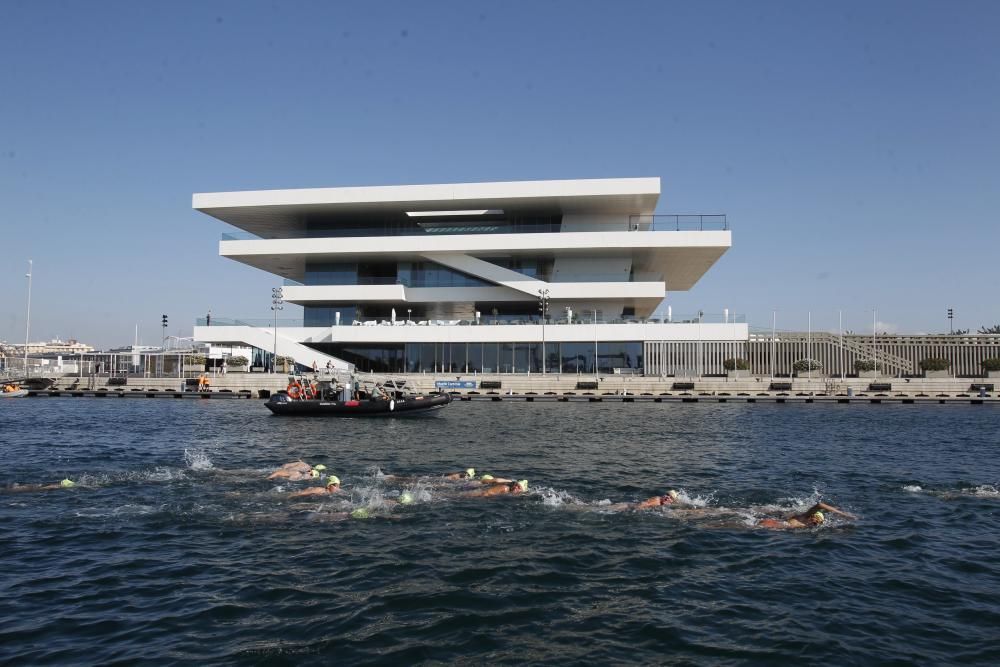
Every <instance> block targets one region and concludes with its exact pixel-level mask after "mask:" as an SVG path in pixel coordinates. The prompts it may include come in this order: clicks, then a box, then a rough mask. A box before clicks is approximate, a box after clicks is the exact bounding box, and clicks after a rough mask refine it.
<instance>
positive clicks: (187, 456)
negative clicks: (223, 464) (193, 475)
mask: <svg viewBox="0 0 1000 667" xmlns="http://www.w3.org/2000/svg"><path fill="white" fill-rule="evenodd" d="M184 463H186V464H187V467H188V468H190V469H191V470H211V469H212V468H214V467H215V466H214V465H213V464H212V460H211V459H210V458H208V454H207V453H205V450H204V449H185V450H184Z"/></svg>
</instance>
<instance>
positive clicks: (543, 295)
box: [528, 289, 549, 375]
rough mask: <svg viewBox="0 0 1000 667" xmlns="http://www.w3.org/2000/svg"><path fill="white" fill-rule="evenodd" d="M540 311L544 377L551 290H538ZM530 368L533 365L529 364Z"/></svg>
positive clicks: (543, 373)
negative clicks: (546, 327) (546, 326)
mask: <svg viewBox="0 0 1000 667" xmlns="http://www.w3.org/2000/svg"><path fill="white" fill-rule="evenodd" d="M538 310H540V311H541V313H542V375H545V367H546V366H547V365H548V364H547V359H546V357H545V318H546V317H547V316H548V314H549V290H547V289H540V290H538ZM528 367H529V368H530V367H531V365H530V364H529V366H528Z"/></svg>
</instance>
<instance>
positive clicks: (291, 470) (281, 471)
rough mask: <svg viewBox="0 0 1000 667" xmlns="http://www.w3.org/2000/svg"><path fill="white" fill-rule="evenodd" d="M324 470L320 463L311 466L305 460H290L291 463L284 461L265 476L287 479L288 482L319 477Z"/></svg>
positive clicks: (324, 467)
mask: <svg viewBox="0 0 1000 667" xmlns="http://www.w3.org/2000/svg"><path fill="white" fill-rule="evenodd" d="M324 470H326V466H325V465H323V464H322V463H320V464H319V465H315V466H311V465H309V464H308V463H306V462H305V461H292V462H291V463H286V464H285V465H283V466H281V467H280V468H278V469H277V470H275V471H274V472H272V473H271V474H270V475H268V476H267V478H268V479H287V480H288V481H289V482H301V481H302V480H304V479H316V478H319V477H321V476H322V475H323V471H324Z"/></svg>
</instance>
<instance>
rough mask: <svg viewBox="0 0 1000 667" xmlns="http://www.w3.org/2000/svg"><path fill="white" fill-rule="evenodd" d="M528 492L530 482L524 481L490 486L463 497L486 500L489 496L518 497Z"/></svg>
mask: <svg viewBox="0 0 1000 667" xmlns="http://www.w3.org/2000/svg"><path fill="white" fill-rule="evenodd" d="M527 491H528V480H526V479H522V480H518V481H516V482H511V483H510V484H490V485H488V486H487V487H486V488H484V489H479V490H476V491H469V492H468V493H465V494H462V495H464V496H466V497H468V498H485V497H487V496H503V495H512V496H516V495H518V494H520V493H526V492H527Z"/></svg>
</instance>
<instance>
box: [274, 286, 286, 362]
mask: <svg viewBox="0 0 1000 667" xmlns="http://www.w3.org/2000/svg"><path fill="white" fill-rule="evenodd" d="M282 297H284V293H283V292H282V290H281V288H280V287H272V288H271V310H272V311H273V312H274V347H272V348H271V372H272V373H274V367H275V366H276V365H277V363H278V311H279V310H284V309H285V308H284V306H282V305H281V304H283V303H285V302H284V300H283V298H282Z"/></svg>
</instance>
